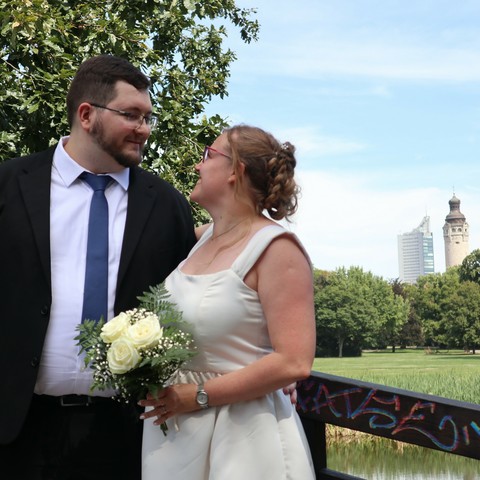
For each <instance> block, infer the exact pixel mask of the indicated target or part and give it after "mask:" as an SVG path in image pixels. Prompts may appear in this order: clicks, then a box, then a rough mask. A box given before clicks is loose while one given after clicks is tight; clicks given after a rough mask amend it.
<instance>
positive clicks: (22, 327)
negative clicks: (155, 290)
mask: <svg viewBox="0 0 480 480" xmlns="http://www.w3.org/2000/svg"><path fill="white" fill-rule="evenodd" d="M53 152H54V148H51V149H49V150H47V151H45V152H42V153H36V154H33V155H30V156H27V157H22V158H17V159H12V160H8V161H7V162H5V163H3V164H1V165H0V444H7V443H10V442H11V441H13V440H14V439H15V438H16V437H17V435H18V433H19V432H20V430H21V428H22V425H23V422H24V420H25V416H26V414H27V412H28V408H29V405H30V402H31V398H32V393H33V389H34V386H35V381H36V378H37V372H38V366H39V362H40V358H41V355H42V349H43V342H44V338H45V333H46V331H47V327H48V321H49V316H50V306H51V302H52V293H51V274H50V181H51V168H52V159H53ZM130 172H131V173H130V185H129V190H128V209H127V218H126V225H125V233H124V239H123V246H122V254H121V259H120V266H119V273H118V279H117V291H116V300H115V306H114V310H115V314H118V313H119V312H121V311H123V310H127V309H130V308H133V307H135V306H136V305H137V304H138V300H137V297H138V296H139V295H141V294H142V293H143V292H144V291H146V290H147V289H148V286H149V285H155V284H158V283H160V282H162V281H163V280H164V279H165V277H166V276H167V275H168V274H169V273H170V272H171V271H172V270H173V269H174V268H175V267H176V266H177V265H178V263H179V262H180V261H181V260H182V259H183V258H185V257H186V255H187V253H188V252H189V250H190V249H191V247H192V246H193V244H194V243H195V234H194V228H193V220H192V215H191V210H190V206H189V204H188V202H187V201H186V200H185V198H184V197H183V196H182V195H181V194H180V193H179V192H178V191H177V190H175V189H174V188H173V187H172V186H171V185H170V184H168V183H167V182H165V181H163V180H162V179H160V178H159V177H157V176H155V175H152V174H150V173H147V172H145V171H144V170H142V169H141V168H139V167H136V168H132V169H131V170H130ZM68 234H69V232H68V226H65V235H68ZM74 334H75V332H72V335H74Z"/></svg>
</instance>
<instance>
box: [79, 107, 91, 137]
mask: <svg viewBox="0 0 480 480" xmlns="http://www.w3.org/2000/svg"><path fill="white" fill-rule="evenodd" d="M93 110H94V109H93V107H92V106H91V105H90V104H89V103H87V102H83V103H81V104H80V105H79V106H78V108H77V121H78V123H79V125H81V127H82V128H83V129H84V130H86V131H90V129H91V128H92V125H93V117H94V113H93Z"/></svg>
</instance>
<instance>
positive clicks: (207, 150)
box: [202, 146, 232, 163]
mask: <svg viewBox="0 0 480 480" xmlns="http://www.w3.org/2000/svg"><path fill="white" fill-rule="evenodd" d="M211 151H212V152H215V153H218V154H219V155H222V157H227V158H232V157H231V156H230V155H227V154H226V153H222V152H220V151H219V150H216V149H215V148H212V147H207V146H206V147H205V148H204V149H203V155H202V163H205V162H206V161H207V160H208V155H209V153H210V152H211Z"/></svg>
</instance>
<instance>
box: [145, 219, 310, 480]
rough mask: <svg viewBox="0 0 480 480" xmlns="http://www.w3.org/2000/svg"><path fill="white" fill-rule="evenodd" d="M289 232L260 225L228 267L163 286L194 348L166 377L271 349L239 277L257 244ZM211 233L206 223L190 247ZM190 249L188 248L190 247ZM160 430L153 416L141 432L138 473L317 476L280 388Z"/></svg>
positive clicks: (193, 379)
mask: <svg viewBox="0 0 480 480" xmlns="http://www.w3.org/2000/svg"><path fill="white" fill-rule="evenodd" d="M285 233H287V232H286V230H285V229H284V228H282V227H280V226H277V225H271V226H267V227H264V228H262V229H261V230H260V231H258V232H257V233H256V234H255V235H254V236H253V237H252V239H251V240H250V241H249V243H248V245H247V246H246V248H245V249H244V250H243V252H242V253H241V254H240V255H239V256H238V257H237V259H236V260H235V262H234V263H233V265H232V266H231V268H230V269H228V270H223V271H220V272H216V273H212V274H206V275H187V274H184V273H182V271H181V268H182V264H180V265H179V267H178V268H177V269H176V270H175V271H174V272H172V274H171V275H170V276H169V277H168V279H167V280H166V286H167V289H168V290H169V292H170V293H171V295H172V300H173V301H174V302H175V303H177V305H178V306H179V309H180V310H181V311H182V312H183V319H184V320H186V321H187V322H190V323H191V324H193V326H194V330H193V331H194V336H195V342H196V345H197V347H198V349H199V353H198V354H197V355H196V356H195V357H193V359H192V360H191V361H190V362H189V363H188V366H187V368H186V369H184V370H181V371H179V372H178V373H177V374H176V375H175V376H174V378H172V379H171V383H196V384H198V383H200V382H205V381H206V380H207V379H209V378H212V377H215V376H218V375H222V374H224V373H228V372H231V371H234V370H237V369H240V368H242V367H244V366H246V365H248V364H250V363H252V362H254V361H255V360H257V359H259V358H261V357H262V356H264V355H267V354H269V353H270V352H271V351H272V346H271V342H270V339H269V336H268V330H267V325H266V321H265V318H264V315H263V312H262V307H261V305H260V302H259V300H258V295H257V292H255V291H253V290H251V289H250V288H249V287H247V286H246V285H245V283H244V282H243V279H244V277H245V275H246V274H247V273H248V272H249V270H250V269H251V268H252V266H253V265H254V264H255V263H256V261H257V260H258V258H259V257H260V255H261V254H262V252H263V251H264V250H265V248H266V247H267V246H268V245H269V244H270V242H271V241H272V240H273V239H274V238H275V237H277V236H278V235H282V234H285ZM211 234H212V228H211V227H210V228H209V230H208V231H207V232H205V234H204V235H203V236H202V238H201V239H200V240H199V243H198V244H197V245H196V246H195V247H194V249H195V248H198V247H199V246H200V245H201V244H202V243H203V242H206V241H207V240H208V239H209V238H210V236H211ZM192 252H193V250H192ZM167 424H168V428H169V430H168V433H167V436H164V435H163V433H162V432H161V430H160V428H159V427H158V426H154V425H153V423H152V421H151V419H149V420H147V421H145V424H144V434H143V453H142V463H143V473H142V479H143V480H163V479H168V480H270V479H271V480H308V479H313V478H314V473H313V466H312V461H311V457H310V451H309V448H308V444H307V441H306V438H305V434H304V431H303V428H302V425H301V422H300V419H299V417H298V415H297V413H296V411H295V409H294V407H293V406H292V405H291V402H290V399H289V397H288V396H287V395H285V394H284V393H283V392H282V391H281V390H278V391H275V392H273V393H271V394H269V395H266V396H264V397H261V398H257V399H255V400H251V401H247V402H239V403H235V404H230V405H224V406H221V407H210V408H209V409H206V410H201V411H198V412H194V413H189V414H186V415H179V416H177V417H175V418H173V419H169V420H168V421H167Z"/></svg>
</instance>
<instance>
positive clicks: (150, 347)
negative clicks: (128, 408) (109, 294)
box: [75, 284, 195, 433]
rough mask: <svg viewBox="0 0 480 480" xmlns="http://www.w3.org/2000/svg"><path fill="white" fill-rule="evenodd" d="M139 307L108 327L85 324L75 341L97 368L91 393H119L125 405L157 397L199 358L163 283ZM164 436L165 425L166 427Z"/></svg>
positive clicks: (88, 361) (93, 322) (111, 321)
mask: <svg viewBox="0 0 480 480" xmlns="http://www.w3.org/2000/svg"><path fill="white" fill-rule="evenodd" d="M139 300H140V302H141V303H140V306H139V308H135V309H133V310H128V311H126V312H122V313H120V314H119V315H117V316H116V317H115V318H112V320H110V321H109V322H107V323H105V322H104V321H103V320H101V321H99V322H95V321H92V320H85V321H84V322H83V323H82V324H80V325H78V326H77V330H78V332H79V334H78V335H77V336H76V337H75V340H78V343H77V345H79V346H80V347H81V349H80V354H82V353H85V365H89V366H90V367H91V368H92V369H93V383H92V386H91V390H92V391H93V390H95V389H99V390H105V389H107V388H110V389H114V390H116V392H117V393H116V396H115V398H116V399H118V400H119V401H123V402H125V403H130V402H132V403H133V402H135V403H136V402H137V401H138V400H140V399H142V398H146V395H147V393H148V392H150V393H152V394H153V395H156V392H157V391H158V389H161V388H162V387H163V386H164V385H165V383H166V381H167V380H168V379H169V378H170V377H171V375H172V374H173V373H174V372H175V371H176V370H177V369H178V368H180V367H181V365H182V364H183V363H184V362H185V361H186V360H188V359H189V358H190V357H192V356H193V355H194V354H195V348H194V346H193V338H192V335H191V333H188V332H187V331H186V329H185V328H182V320H181V316H182V315H181V312H179V311H178V310H177V309H176V306H175V304H173V303H171V302H170V301H169V300H168V292H167V290H166V289H165V286H164V284H160V285H158V286H156V287H150V291H149V292H146V293H144V295H143V296H142V297H139ZM162 430H163V432H164V433H165V431H166V425H165V424H163V425H162Z"/></svg>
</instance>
